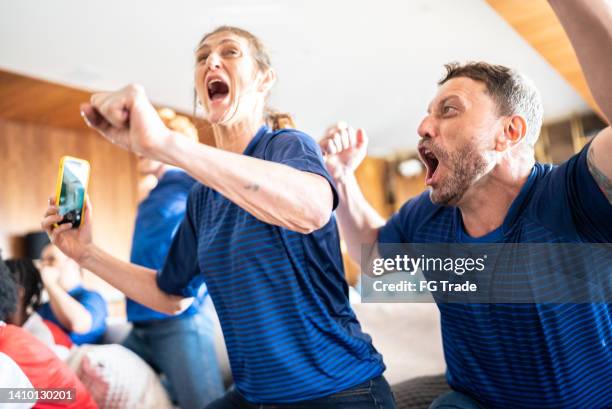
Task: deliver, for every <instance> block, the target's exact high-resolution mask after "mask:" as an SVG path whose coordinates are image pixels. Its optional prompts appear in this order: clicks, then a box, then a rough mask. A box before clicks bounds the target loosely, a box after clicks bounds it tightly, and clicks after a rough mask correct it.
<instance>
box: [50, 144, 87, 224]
mask: <svg viewBox="0 0 612 409" xmlns="http://www.w3.org/2000/svg"><path fill="white" fill-rule="evenodd" d="M89 169H90V166H89V162H87V161H86V160H84V159H79V158H73V157H72V156H63V157H62V159H61V160H60V165H59V172H58V173H57V184H56V186H55V205H56V206H57V207H58V209H59V214H60V215H62V216H64V218H63V219H62V221H61V222H59V223H58V224H63V223H72V228H78V227H79V226H80V225H81V223H82V221H83V217H84V210H85V194H86V193H87V185H88V184H89Z"/></svg>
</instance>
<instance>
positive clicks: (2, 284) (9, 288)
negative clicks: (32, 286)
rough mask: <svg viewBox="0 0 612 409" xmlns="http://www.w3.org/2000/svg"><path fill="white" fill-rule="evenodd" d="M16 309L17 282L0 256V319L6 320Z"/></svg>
mask: <svg viewBox="0 0 612 409" xmlns="http://www.w3.org/2000/svg"><path fill="white" fill-rule="evenodd" d="M16 310H17V284H16V283H15V280H13V275H12V274H11V272H10V270H9V269H8V267H7V266H6V264H5V263H4V261H3V260H2V257H1V256H0V320H1V321H8V319H9V317H10V316H11V315H13V314H14V313H15V311H16Z"/></svg>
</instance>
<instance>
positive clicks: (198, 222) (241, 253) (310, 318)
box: [42, 27, 395, 409]
mask: <svg viewBox="0 0 612 409" xmlns="http://www.w3.org/2000/svg"><path fill="white" fill-rule="evenodd" d="M196 60H197V63H196V69H195V88H196V93H197V98H198V100H199V103H200V104H201V105H202V107H203V110H204V111H205V112H206V116H207V119H208V120H209V121H210V123H211V124H212V128H213V131H214V136H215V142H216V146H217V147H216V148H212V147H210V146H206V145H202V144H198V143H196V142H192V141H189V140H188V139H187V138H182V137H181V136H180V135H178V134H177V133H175V132H172V131H170V130H168V129H167V128H166V127H165V126H164V125H163V123H162V122H161V120H160V119H159V117H158V115H157V114H156V112H155V109H154V108H153V107H152V106H151V104H150V103H149V101H148V100H147V98H146V95H145V93H144V90H143V89H142V87H140V86H135V85H131V86H128V87H126V88H124V89H122V90H120V91H118V92H114V93H102V94H95V95H93V96H92V98H91V101H90V103H89V104H84V105H83V106H82V115H83V116H84V118H85V119H86V121H87V122H88V124H89V125H90V126H91V127H92V128H94V129H96V130H97V131H99V132H100V133H101V134H102V135H103V136H104V137H105V138H107V139H109V140H110V141H111V142H113V143H116V144H118V145H119V146H121V147H123V148H125V149H129V150H131V151H133V152H135V153H136V154H138V155H142V156H146V157H149V158H152V159H154V160H158V161H162V162H165V163H168V164H170V165H174V166H177V167H180V168H183V169H185V170H186V171H187V172H188V173H189V174H191V175H192V176H193V177H194V178H195V179H196V180H198V181H199V182H200V183H198V184H197V185H196V187H195V188H194V189H193V190H192V191H191V194H190V197H189V200H188V204H187V213H186V216H185V219H184V221H183V223H182V224H181V226H180V228H179V230H178V232H177V234H176V236H175V239H174V241H173V244H172V246H171V248H170V252H169V255H168V258H167V260H166V264H165V266H164V268H163V269H162V270H161V271H159V272H158V273H157V274H156V273H155V271H153V270H149V269H146V268H143V267H140V266H136V265H130V264H128V263H124V262H122V261H119V260H117V259H115V258H113V257H112V256H110V255H108V254H107V253H105V252H103V251H102V250H100V249H99V248H98V247H96V246H95V245H94V244H92V243H91V230H90V229H91V227H90V223H87V222H86V223H85V224H84V225H83V226H82V227H81V228H80V229H78V230H70V226H68V225H61V226H59V227H57V228H55V229H52V226H53V224H54V223H57V222H58V221H59V220H61V216H59V215H58V214H57V208H56V207H55V206H54V205H53V203H52V204H51V206H50V207H49V209H48V210H47V212H46V214H45V217H44V220H43V222H42V226H43V228H44V229H45V230H46V231H47V232H48V233H49V234H50V236H51V238H52V240H53V242H54V243H56V244H57V245H58V247H60V248H61V249H62V250H63V251H64V252H66V254H68V255H69V256H70V257H72V258H74V259H75V260H77V261H78V262H79V263H80V264H81V265H82V266H83V267H84V268H86V269H88V270H91V271H93V272H94V273H96V274H98V275H99V276H100V277H102V278H103V279H105V280H106V281H108V282H109V283H111V284H112V285H114V286H115V287H117V288H119V289H120V290H122V291H123V292H125V293H126V295H127V296H129V297H131V298H133V299H135V300H137V301H138V302H141V303H143V304H146V305H148V306H150V307H152V308H156V309H158V310H160V311H163V312H167V313H178V312H180V311H181V310H182V309H184V308H186V307H187V306H188V305H189V301H190V299H189V298H188V297H191V296H193V295H194V293H193V291H194V289H195V288H198V286H199V284H200V283H201V282H202V281H205V282H206V285H207V288H208V291H209V292H210V295H211V297H212V300H213V302H214V304H215V307H216V309H217V312H218V314H219V318H220V321H221V326H222V329H223V334H224V337H225V340H226V344H227V349H228V353H229V358H230V365H231V368H232V373H233V376H234V381H235V386H236V387H235V389H233V390H231V391H229V392H228V393H227V394H226V395H225V396H224V397H223V398H221V399H219V400H218V401H215V402H213V403H211V405H209V406H208V408H215V409H218V408H243V407H244V408H252V407H262V406H261V405H265V406H267V404H274V407H277V408H284V407H287V408H289V407H296V405H299V407H300V408H317V409H322V408H351V409H359V408H393V407H395V405H394V403H393V397H392V394H391V391H390V389H389V386H388V384H387V383H386V381H385V380H384V378H383V377H382V376H381V374H382V372H383V371H384V369H385V367H384V364H383V362H382V357H381V356H380V354H378V352H377V351H376V350H375V349H374V347H373V346H372V344H371V339H370V337H369V336H367V335H366V334H364V333H363V332H362V331H361V328H360V326H359V323H358V322H357V319H356V317H355V315H354V313H353V311H352V310H351V308H350V305H349V303H348V299H347V292H348V291H347V285H346V282H345V280H344V274H343V268H342V261H341V254H340V246H339V239H338V230H337V227H336V221H335V219H334V217H333V215H332V212H333V209H334V208H335V206H336V204H337V194H336V192H335V187H334V184H333V182H332V179H331V177H330V176H329V174H328V173H327V171H326V170H325V166H324V164H323V160H322V157H321V154H320V151H319V149H318V146H317V144H316V142H315V141H314V140H312V139H311V138H310V137H308V136H307V135H305V134H303V133H301V132H299V131H296V130H279V131H273V130H270V129H269V128H268V127H267V126H265V120H264V112H265V102H266V98H267V95H268V93H269V91H270V89H271V87H272V86H273V84H274V82H275V79H276V75H275V72H274V70H272V68H271V66H270V61H269V57H268V55H267V54H266V52H265V50H264V48H263V46H262V44H261V43H260V41H259V40H258V39H257V38H256V37H254V36H253V35H251V34H250V33H248V32H246V31H244V30H241V29H237V28H234V27H221V28H219V29H217V30H215V31H213V32H212V33H209V34H207V35H206V36H204V38H203V39H202V40H201V42H200V43H199V46H198V48H197V51H196ZM87 209H88V210H87V217H86V220H91V206H90V205H89V202H88V205H87ZM126 277H129V280H126V279H125V278H126ZM265 406H264V407H265Z"/></svg>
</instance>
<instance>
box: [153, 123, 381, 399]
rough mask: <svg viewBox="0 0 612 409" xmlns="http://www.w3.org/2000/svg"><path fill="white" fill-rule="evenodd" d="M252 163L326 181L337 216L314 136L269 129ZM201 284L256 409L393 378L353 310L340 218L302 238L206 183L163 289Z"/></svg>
mask: <svg viewBox="0 0 612 409" xmlns="http://www.w3.org/2000/svg"><path fill="white" fill-rule="evenodd" d="M244 154H245V155H248V156H252V157H255V158H259V159H263V160H267V161H272V162H277V163H281V164H285V165H287V166H290V167H292V168H296V169H299V170H301V171H306V172H311V173H314V174H317V175H321V176H323V177H324V178H326V179H327V180H328V181H329V183H330V185H331V186H332V190H333V191H334V208H335V206H336V204H337V195H336V191H335V187H334V184H333V181H332V179H331V177H330V176H329V174H328V173H327V170H326V169H325V166H324V164H323V158H322V156H321V152H320V150H319V147H318V145H317V144H316V142H315V141H314V140H313V139H312V138H310V137H309V136H307V135H305V134H303V133H301V132H299V131H296V130H287V129H285V130H280V131H270V130H269V129H268V128H267V127H265V126H264V127H262V128H261V129H260V130H259V131H258V132H257V134H256V135H255V136H254V138H253V139H252V140H251V142H250V143H249V145H248V146H247V148H246V150H245V152H244ZM260 183H266V181H265V180H262V181H261V182H260ZM303 200H317V198H316V197H315V198H313V197H304V198H303ZM203 280H204V281H205V282H206V285H207V287H208V291H209V292H210V295H211V297H212V300H213V302H214V305H215V308H216V310H217V313H218V314H219V319H220V322H221V327H222V329H223V335H224V337H225V342H226V345H227V350H228V354H229V360H230V365H231V369H232V374H233V377H234V382H235V384H236V389H237V390H238V392H239V393H240V394H241V395H243V396H244V397H245V398H246V399H247V400H248V401H250V402H253V403H289V402H296V401H301V400H307V399H314V398H318V397H322V396H325V395H329V394H332V393H335V392H338V391H341V390H344V389H346V388H349V387H352V386H354V385H358V384H360V383H363V382H365V381H367V380H369V379H372V378H374V377H376V376H378V375H380V374H381V373H382V372H383V371H384V369H385V367H384V364H383V362H382V357H381V355H380V354H379V353H378V352H377V351H376V350H375V349H374V347H373V346H372V343H371V339H370V337H369V336H368V335H366V334H364V333H363V332H362V330H361V327H360V325H359V322H358V321H357V319H356V317H355V314H354V312H353V310H352V309H351V307H350V304H349V301H348V286H347V284H346V281H345V279H344V271H343V266H342V257H341V253H340V243H339V236H338V229H337V226H336V220H335V217H334V216H332V217H331V218H330V220H329V222H328V223H327V224H326V225H325V226H324V227H322V228H321V229H319V230H317V231H315V232H313V233H311V234H300V233H297V232H294V231H290V230H288V229H285V228H282V227H278V226H274V225H271V224H267V223H264V222H262V221H260V220H258V219H256V218H255V217H254V216H252V215H251V214H250V213H248V212H246V211H245V210H243V209H242V208H240V207H238V206H237V205H236V204H234V203H233V202H231V201H229V200H228V199H226V198H225V197H223V196H222V195H221V194H220V193H219V192H217V191H215V190H213V189H210V188H208V187H206V186H204V185H201V184H198V185H196V187H195V188H194V189H193V190H192V192H191V195H190V197H189V201H188V203H187V215H186V216H185V220H184V221H183V223H182V225H181V227H180V228H179V231H178V232H177V234H176V237H175V239H174V242H173V243H172V247H171V249H170V253H169V255H168V259H167V261H166V264H165V266H164V268H163V269H162V270H161V271H160V272H159V273H158V276H157V282H158V285H159V287H160V288H161V289H162V290H164V291H166V292H168V293H171V294H178V295H184V296H191V295H192V294H193V293H192V291H193V289H195V288H197V287H198V285H199V283H201V282H202V281H203Z"/></svg>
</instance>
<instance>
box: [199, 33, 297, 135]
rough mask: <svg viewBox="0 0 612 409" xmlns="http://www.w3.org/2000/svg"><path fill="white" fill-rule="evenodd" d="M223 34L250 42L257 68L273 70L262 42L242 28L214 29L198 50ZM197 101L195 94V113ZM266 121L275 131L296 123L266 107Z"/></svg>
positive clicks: (206, 35)
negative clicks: (208, 40) (213, 36)
mask: <svg viewBox="0 0 612 409" xmlns="http://www.w3.org/2000/svg"><path fill="white" fill-rule="evenodd" d="M223 32H228V33H232V34H235V35H237V36H239V37H242V38H244V39H245V40H247V41H248V42H249V45H250V46H251V49H252V50H253V58H254V59H255V62H256V63H257V66H258V67H259V69H260V70H261V71H266V70H268V69H270V68H272V64H271V62H270V55H269V54H268V50H266V48H265V47H264V45H263V43H262V42H261V40H260V39H259V38H257V37H256V36H255V35H254V34H252V33H250V32H249V31H247V30H244V29H242V28H238V27H234V26H221V27H217V28H216V29H214V30H213V31H211V32H210V33H207V34H205V35H204V36H203V37H202V39H201V40H200V42H199V43H198V48H200V46H201V45H202V43H203V42H204V41H205V40H206V39H207V38H208V37H210V36H211V35H213V34H217V33H223ZM195 101H196V96H195V92H194V112H195ZM194 116H195V115H194ZM264 119H265V121H266V124H267V125H268V126H269V127H270V128H272V129H273V130H275V131H276V130H279V129H283V128H295V122H294V120H293V117H292V116H291V114H289V113H287V112H279V111H277V110H275V109H272V108H269V107H266V108H265V110H264Z"/></svg>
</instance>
